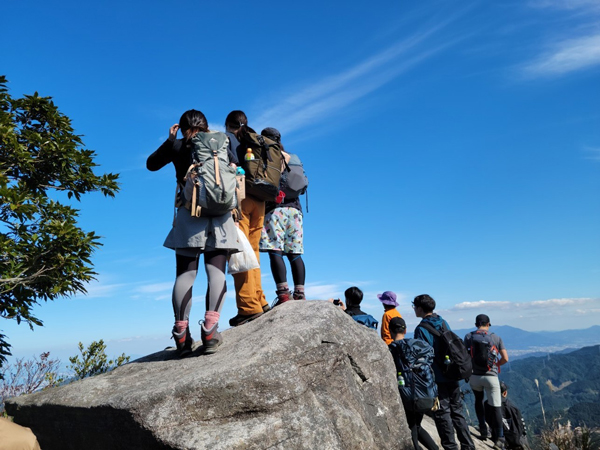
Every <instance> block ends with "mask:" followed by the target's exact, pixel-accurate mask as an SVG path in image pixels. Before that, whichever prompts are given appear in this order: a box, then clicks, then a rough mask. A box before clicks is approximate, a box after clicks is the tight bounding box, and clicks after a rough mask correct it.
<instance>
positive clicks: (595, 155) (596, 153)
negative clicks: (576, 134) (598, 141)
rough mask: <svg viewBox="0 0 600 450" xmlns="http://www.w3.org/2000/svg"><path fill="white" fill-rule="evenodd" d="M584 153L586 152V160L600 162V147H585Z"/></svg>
mask: <svg viewBox="0 0 600 450" xmlns="http://www.w3.org/2000/svg"><path fill="white" fill-rule="evenodd" d="M583 151H584V152H586V157H585V159H591V160H592V161H600V147H584V148H583Z"/></svg>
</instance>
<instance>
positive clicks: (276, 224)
mask: <svg viewBox="0 0 600 450" xmlns="http://www.w3.org/2000/svg"><path fill="white" fill-rule="evenodd" d="M260 134H261V135H262V136H264V137H266V138H269V139H271V140H272V141H274V142H277V143H278V144H280V145H281V148H282V149H283V145H282V144H281V134H280V133H279V131H278V130H276V129H275V128H265V129H264V130H262V131H261V132H260ZM284 158H285V159H286V161H288V162H289V158H290V155H289V154H288V153H286V152H284ZM298 161H299V159H298ZM300 168H301V166H300ZM284 173H285V172H284ZM300 175H302V171H300ZM304 179H306V177H304ZM286 181H287V177H286V176H282V177H281V183H280V191H279V196H278V198H277V201H275V202H266V203H265V223H264V226H263V229H262V234H261V236H260V245H259V248H260V251H261V252H268V253H269V261H270V263H271V273H272V274H273V279H274V281H275V287H276V290H275V294H276V295H277V303H276V304H275V306H277V305H280V304H282V303H285V302H287V301H289V300H305V299H306V297H305V295H304V282H305V278H306V268H305V266H304V260H303V259H302V254H303V253H304V239H303V238H304V227H303V225H302V218H303V215H302V205H301V204H300V197H299V195H301V194H302V192H294V196H292V195H291V194H289V192H291V190H292V189H291V188H289V189H288V188H287V185H286ZM286 191H287V192H288V194H286ZM284 256H285V257H286V258H287V259H288V261H289V263H290V268H291V269H292V278H293V280H294V291H293V292H290V289H289V286H288V282H287V273H286V268H285V261H284Z"/></svg>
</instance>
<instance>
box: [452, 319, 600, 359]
mask: <svg viewBox="0 0 600 450" xmlns="http://www.w3.org/2000/svg"><path fill="white" fill-rule="evenodd" d="M474 330H475V327H473V328H469V329H459V330H452V331H454V332H455V333H456V334H457V335H459V336H460V337H464V336H465V335H466V334H467V333H469V332H470V331H474ZM490 331H492V332H493V333H495V334H497V335H498V336H500V337H501V338H502V341H503V342H504V345H505V346H506V348H507V350H508V354H509V357H510V359H511V360H512V361H514V360H517V359H520V358H523V357H524V356H543V355H546V354H548V353H561V352H565V351H571V350H575V349H578V348H581V347H586V346H590V345H596V344H600V326H599V325H594V326H593V327H590V328H586V329H582V330H564V331H525V330H521V329H520V328H515V327H511V326H508V325H499V326H492V327H490Z"/></svg>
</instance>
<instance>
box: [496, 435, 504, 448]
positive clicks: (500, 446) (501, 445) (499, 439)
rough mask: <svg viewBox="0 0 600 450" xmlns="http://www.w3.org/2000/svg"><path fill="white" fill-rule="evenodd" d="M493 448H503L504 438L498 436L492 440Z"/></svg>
mask: <svg viewBox="0 0 600 450" xmlns="http://www.w3.org/2000/svg"><path fill="white" fill-rule="evenodd" d="M494 450H504V438H503V437H501V438H498V440H497V441H495V442H494Z"/></svg>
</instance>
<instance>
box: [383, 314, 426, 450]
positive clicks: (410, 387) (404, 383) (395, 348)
mask: <svg viewBox="0 0 600 450" xmlns="http://www.w3.org/2000/svg"><path fill="white" fill-rule="evenodd" d="M390 333H391V335H392V338H393V341H392V343H391V344H390V345H389V346H388V348H389V349H390V352H391V353H392V357H393V358H394V364H395V365H396V373H397V374H398V390H399V391H400V396H401V398H402V404H403V405H404V413H405V414H406V421H407V422H408V428H409V429H410V434H411V437H412V441H413V445H414V447H415V450H420V447H419V442H420V443H421V444H423V446H424V447H425V448H426V449H427V450H438V446H437V444H436V443H435V441H434V440H433V439H432V438H431V436H430V435H429V433H428V432H427V431H426V430H425V429H424V428H423V427H421V421H422V420H423V416H424V414H426V413H427V412H431V411H432V410H433V409H434V408H435V407H436V405H437V403H436V397H437V385H436V384H435V379H434V375H433V370H432V368H431V365H432V364H433V348H432V347H431V346H430V345H429V344H428V343H426V342H425V341H422V340H420V339H406V338H405V335H406V322H405V321H404V319H403V318H401V317H394V318H393V319H392V320H390Z"/></svg>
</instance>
